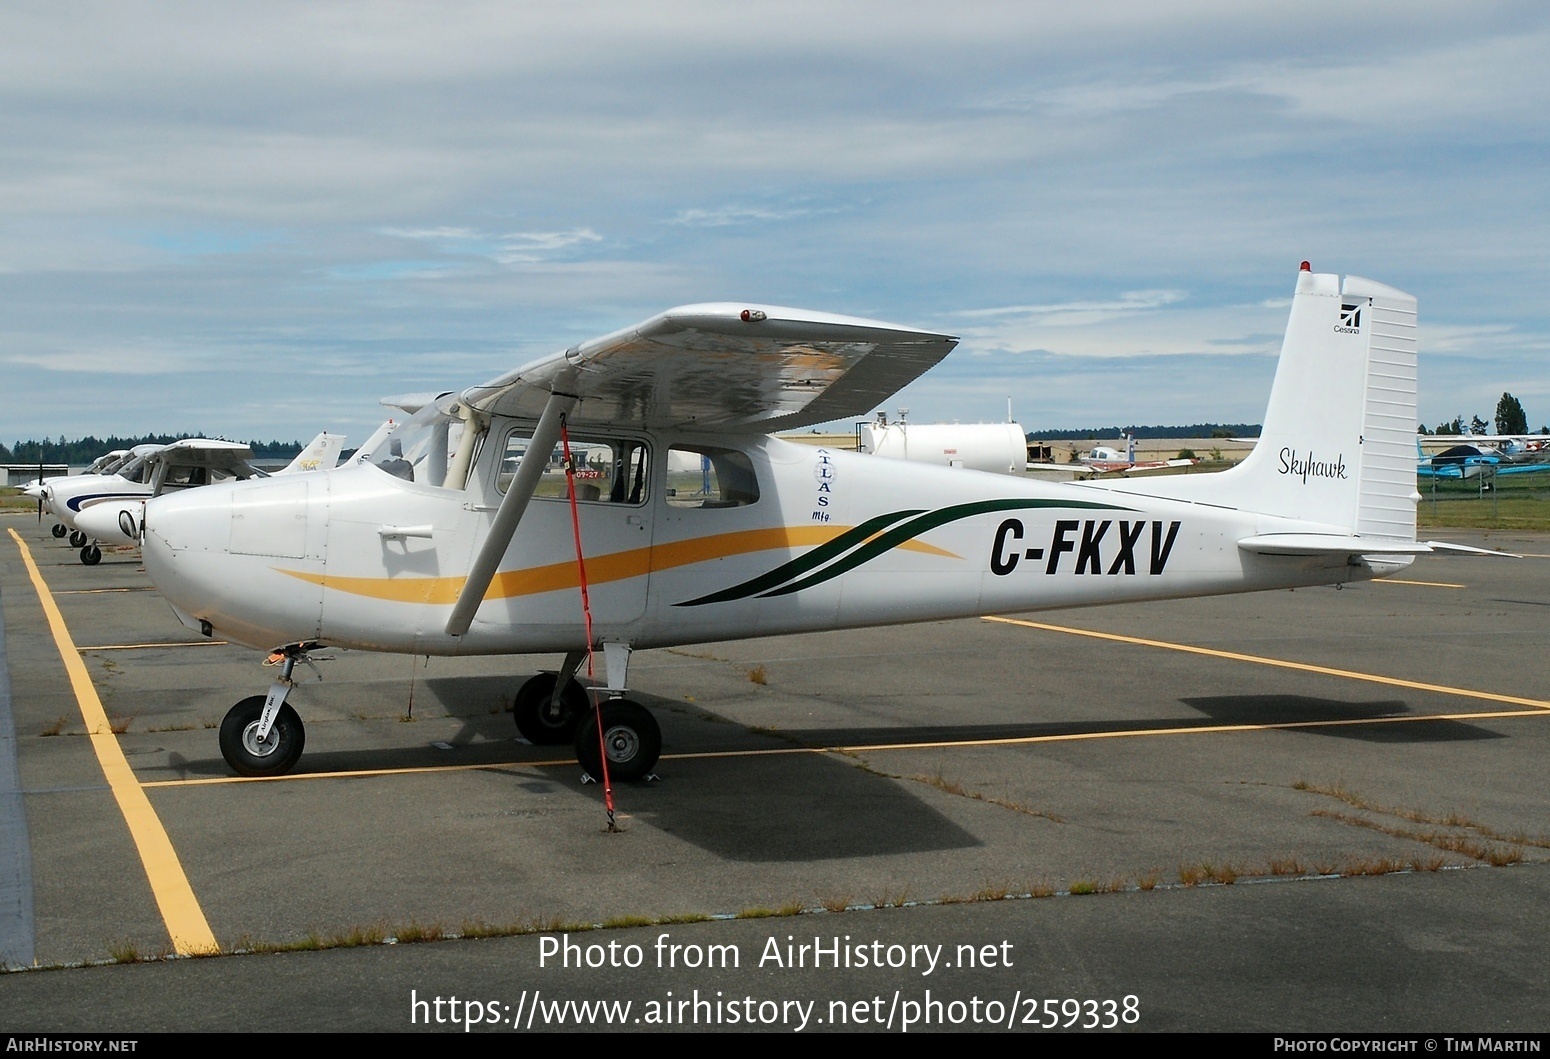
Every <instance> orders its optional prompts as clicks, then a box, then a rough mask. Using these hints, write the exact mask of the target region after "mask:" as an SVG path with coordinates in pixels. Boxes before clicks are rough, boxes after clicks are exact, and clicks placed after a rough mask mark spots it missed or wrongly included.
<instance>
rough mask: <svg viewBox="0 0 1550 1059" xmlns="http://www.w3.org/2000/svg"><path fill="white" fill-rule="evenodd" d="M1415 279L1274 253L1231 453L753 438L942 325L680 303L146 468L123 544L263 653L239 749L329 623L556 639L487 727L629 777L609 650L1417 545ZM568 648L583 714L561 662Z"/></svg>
mask: <svg viewBox="0 0 1550 1059" xmlns="http://www.w3.org/2000/svg"><path fill="white" fill-rule="evenodd" d="M1415 305H1416V303H1415V299H1414V298H1412V297H1411V296H1409V295H1407V294H1404V293H1401V292H1400V291H1397V290H1394V289H1392V288H1390V287H1386V286H1383V285H1382V284H1379V283H1374V282H1372V281H1369V280H1365V279H1359V278H1357V277H1355V276H1350V277H1347V278H1346V279H1345V280H1344V281H1343V282H1342V281H1341V279H1340V277H1338V276H1335V275H1324V274H1315V273H1313V272H1312V271H1310V270H1309V268H1308V266H1307V264H1306V263H1304V264H1303V268H1302V271H1301V272H1300V274H1299V275H1298V277H1297V287H1296V295H1295V297H1294V299H1293V305H1292V310H1291V318H1290V322H1289V323H1288V327H1287V333H1286V339H1285V344H1284V346H1283V347H1282V352H1281V360H1280V364H1279V366H1278V369H1277V373H1276V379H1275V384H1274V387H1273V389H1272V391H1271V395H1270V405H1269V410H1268V411H1267V413H1266V416H1265V425H1264V432H1263V435H1262V436H1261V438H1260V442H1259V445H1258V447H1257V448H1255V450H1254V451H1253V453H1252V454H1251V455H1250V456H1249V457H1248V458H1247V459H1245V460H1244V461H1243V462H1242V463H1241V464H1239V465H1238V466H1236V467H1234V468H1232V469H1230V470H1226V471H1223V472H1221V473H1219V474H1212V475H1189V476H1180V477H1161V478H1157V477H1153V478H1145V479H1120V480H1108V479H1104V480H1098V481H1091V482H1079V483H1047V482H1040V481H1035V480H1031V479H1025V478H1020V477H1008V476H1004V475H994V474H988V473H983V472H977V471H966V470H961V469H954V468H949V467H935V466H928V465H922V464H912V463H905V462H902V461H894V460H879V459H876V458H875V457H870V456H864V455H857V454H853V453H848V452H838V451H830V450H827V449H823V448H811V447H808V446H805V445H798V444H793V443H788V442H784V441H781V440H778V439H776V438H772V437H770V436H768V435H769V432H770V431H773V430H776V429H786V428H792V427H798V426H804V425H808V424H814V423H822V422H828V421H832V420H837V419H843V418H846V417H852V416H858V415H864V414H866V413H868V412H870V411H871V410H872V409H874V408H876V407H877V406H878V405H879V404H880V403H881V402H882V401H883V400H884V399H886V398H887V397H889V396H890V395H891V394H893V393H894V392H896V391H897V390H898V389H899V388H900V387H902V386H904V385H905V384H906V383H909V382H910V381H912V380H914V379H915V378H917V377H918V376H919V375H921V374H922V373H923V372H925V371H926V370H927V369H928V368H930V367H931V366H932V365H934V364H936V363H937V362H938V361H940V360H941V359H942V358H943V357H944V356H946V355H947V353H948V351H949V350H951V349H952V348H953V346H954V345H955V344H956V340H955V339H953V338H951V337H949V336H947V335H941V334H932V333H929V332H923V331H916V330H910V329H907V328H903V327H897V326H894V325H891V324H884V323H879V322H876V321H871V320H862V319H856V318H851V317H843V316H830V315H826V314H821V313H814V312H806V311H802V310H795V309H783V308H776V307H771V306H751V305H750V306H744V305H738V304H714V305H691V306H685V307H683V308H678V309H672V310H670V311H668V312H665V313H663V314H661V315H660V316H656V317H653V318H652V319H650V320H647V321H646V322H644V323H642V324H640V325H638V326H635V327H632V328H628V329H626V330H623V331H619V332H616V333H614V334H611V335H607V336H605V337H603V338H599V339H595V340H593V341H590V342H586V343H583V344H581V345H578V346H574V347H572V348H570V349H567V350H565V351H564V352H563V353H557V354H554V355H552V356H550V357H548V358H546V359H543V360H539V361H536V362H534V363H532V364H529V365H528V366H526V367H523V368H520V369H518V370H516V371H513V372H511V373H509V374H507V375H503V376H501V377H500V378H497V379H495V380H494V381H492V382H489V383H487V384H485V385H482V386H474V387H472V388H470V389H467V390H464V391H463V392H461V393H448V394H444V395H442V396H441V397H440V398H438V399H436V400H434V401H433V402H431V403H429V404H427V405H426V406H425V407H424V408H422V409H421V410H420V411H419V412H418V413H416V414H415V415H414V416H413V417H412V418H411V419H410V420H408V421H407V422H405V423H404V424H403V425H402V426H400V427H399V429H398V430H397V431H396V432H395V434H394V435H392V436H391V437H390V439H389V444H388V445H387V446H386V447H385V449H384V451H383V452H382V453H381V454H380V455H378V456H376V457H374V458H373V459H372V460H370V461H369V462H368V463H366V464H363V465H360V466H354V467H347V468H342V469H337V470H334V471H330V472H325V473H320V474H307V475H293V476H290V477H288V478H270V479H265V480H263V481H250V482H240V483H228V484H224V485H215V486H210V487H207V488H204V489H196V490H189V491H186V492H183V493H178V494H169V495H166V496H161V497H158V498H156V499H154V500H152V501H151V502H150V503H149V504H148V505H147V509H146V514H145V529H144V555H145V566H146V570H147V571H148V572H149V573H150V575H151V577H152V578H153V579H154V581H155V582H156V585H157V586H158V588H159V589H160V590H161V591H162V593H163V594H164V595H165V597H166V598H167V599H168V600H169V601H170V602H171V604H172V605H173V607H174V608H175V610H176V611H177V613H178V614H179V616H180V618H181V619H182V620H183V621H184V622H185V623H186V624H188V625H189V626H190V627H191V628H196V629H199V630H201V631H202V632H203V633H204V634H205V635H207V636H208V635H220V636H222V637H225V638H227V639H230V640H234V641H237V642H240V643H244V644H249V645H252V646H254V647H259V648H266V649H268V648H274V649H276V653H277V654H278V655H281V656H283V661H284V670H283V676H282V677H281V679H280V680H279V681H277V682H276V683H274V684H273V685H272V686H271V688H270V689H269V693H268V694H267V695H256V696H253V697H250V698H247V699H244V700H242V701H241V702H239V703H237V705H236V706H234V707H233V708H232V709H231V711H230V712H229V713H228V714H227V715H226V718H225V721H224V723H223V724H222V726H221V734H220V744H221V750H222V753H223V754H224V756H225V758H226V760H227V761H228V762H229V763H230V764H231V766H232V767H233V768H234V769H236V770H237V771H238V772H239V773H243V774H247V775H273V774H277V773H281V772H284V771H286V770H287V769H289V768H291V767H292V766H293V765H294V764H295V763H296V760H297V758H298V757H299V755H300V754H301V750H302V745H303V740H304V735H303V728H302V722H301V720H300V718H299V717H298V716H297V714H296V712H295V710H294V709H293V708H292V706H291V704H290V703H289V702H288V701H287V700H288V698H289V696H290V693H291V690H292V671H293V669H294V666H295V664H296V663H297V662H298V661H305V660H306V658H307V653H308V652H309V651H312V650H314V649H316V648H318V647H320V646H340V647H352V648H362V649H366V650H375V651H395V652H404V653H409V652H414V653H419V654H427V655H429V654H437V655H458V654H507V653H511V654H516V653H540V652H542V653H550V652H553V653H558V652H565V653H566V656H565V662H564V664H563V666H562V668H561V671H560V672H559V673H558V674H541V675H539V676H537V677H534V678H532V679H531V680H529V681H528V682H527V683H526V684H524V685H523V686H522V688H521V689H520V691H519V692H518V694H517V696H516V701H515V713H516V723H517V726H518V728H519V729H520V730H521V731H522V732H523V733H524V734H525V735H526V736H527V737H528V738H529V739H530V740H531V741H533V742H535V743H561V742H566V741H571V740H574V744H575V747H576V751H577V755H578V758H579V759H580V761H581V763H582V765H583V766H584V767H585V768H586V769H587V771H588V772H590V773H591V774H592V775H594V776H596V775H599V771H598V766H599V765H600V764H601V763H602V760H603V755H604V754H606V756H607V762H608V766H609V769H610V771H611V772H612V774H613V776H614V777H616V778H631V777H641V776H643V775H646V774H647V773H648V772H649V771H650V769H651V768H652V766H653V765H654V764H655V762H656V760H657V756H658V754H659V752H660V746H661V736H660V730H659V729H658V727H657V724H656V722H655V720H654V719H653V718H652V716H651V714H650V713H649V712H647V711H646V710H645V709H644V708H643V707H641V706H640V705H638V704H636V703H634V702H632V701H631V700H629V699H627V698H624V697H623V696H624V693H625V691H626V667H627V666H628V663H629V658H630V653H631V652H632V651H635V650H640V649H642V648H650V647H667V646H672V645H679V644H690V643H696V642H706V641H716V640H728V639H738V638H749V637H758V636H773V635H779V634H784V633H797V632H807V631H814V630H827V629H840V628H850V627H859V626H868V625H883V624H897V623H905V622H917V621H932V620H937V619H944V618H958V617H964V616H972V615H983V614H993V613H1007V612H1017V611H1029V610H1037V609H1043V608H1054V607H1070V606H1076V605H1082V604H1099V603H1119V602H1124V601H1130V600H1147V599H1166V598H1174V597H1183V596H1204V595H1212V594H1219V593H1229V592H1248V591H1256V590H1262V589H1273V588H1287V587H1297V586H1304V585H1328V584H1340V583H1342V582H1347V581H1359V580H1363V579H1367V578H1374V577H1380V576H1383V575H1385V574H1389V573H1393V572H1394V571H1396V570H1399V569H1400V568H1402V567H1404V566H1406V565H1408V564H1409V563H1410V562H1411V561H1412V559H1413V557H1414V556H1415V555H1416V554H1418V553H1423V552H1430V551H1432V550H1434V549H1437V548H1442V547H1446V546H1444V545H1438V544H1427V543H1419V542H1417V541H1416V540H1415V504H1416V502H1417V500H1418V499H1419V497H1418V494H1417V493H1416V482H1415V457H1414V452H1413V449H1414V445H1415V424H1416V418H1415V395H1416V381H1415V380H1416V353H1415V348H1416V338H1415V336H1416V317H1415ZM1353 320H1359V322H1358V323H1353V322H1352V321H1353ZM566 449H568V450H570V451H571V452H572V453H573V455H574V453H575V452H577V451H584V452H585V453H586V458H585V461H584V462H582V461H580V460H579V459H576V458H573V459H572V460H571V461H570V462H569V464H567V463H566V462H565V461H563V460H560V461H557V460H556V459H555V453H556V451H557V450H560V451H564V450H566ZM686 456H687V457H690V458H689V459H687V460H686V459H685V457H686ZM696 456H697V457H701V458H702V459H700V460H695V459H693V457H696ZM697 464H698V466H696V465H697ZM707 464H708V466H709V469H710V472H711V473H710V474H709V475H703V474H702V472H701V469H700V468H702V467H703V466H705V465H707ZM685 467H696V469H695V470H693V471H685V470H684V469H683V468H685ZM572 488H573V489H574V493H572V492H571V490H572ZM1465 550H1469V549H1465ZM589 649H593V650H596V651H597V652H598V653H600V654H601V655H602V656H603V660H604V670H605V674H606V689H603V688H598V689H594V692H593V693H594V694H596V695H597V696H598V698H599V700H600V701H599V702H598V703H597V713H596V714H594V713H593V707H592V704H591V703H590V701H589V695H588V692H587V691H585V690H583V689H582V688H581V686H580V685H579V683H578V682H576V681H575V680H573V677H574V676H575V674H576V672H577V669H578V667H579V666H580V665H581V663H582V662H583V660H585V659H586V658H587V657H588V655H589ZM583 719H585V722H586V723H585V724H584V725H583V724H581V722H582V720H583Z"/></svg>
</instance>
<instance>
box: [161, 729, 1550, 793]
mask: <svg viewBox="0 0 1550 1059" xmlns="http://www.w3.org/2000/svg"><path fill="white" fill-rule="evenodd" d="M1504 717H1550V713H1546V712H1545V711H1544V710H1492V711H1490V712H1488V713H1432V714H1422V715H1409V714H1407V715H1405V716H1403V717H1357V718H1341V719H1337V720H1328V721H1279V722H1270V723H1265V724H1197V725H1184V726H1182V727H1178V728H1130V729H1125V730H1122V731H1117V732H1066V733H1063V734H1060V735H1017V736H1007V737H1005V738H1002V739H944V740H938V741H936V742H922V743H849V744H846V745H844V746H782V747H766V748H764V749H760V750H705V751H700V752H698V753H692V754H663V755H662V760H663V761H699V760H709V759H720V758H737V757H780V756H783V755H787V754H836V753H844V754H861V753H872V752H875V751H884V750H951V749H953V748H954V747H962V748H964V749H972V748H974V747H986V746H1021V745H1028V744H1033V743H1076V742H1083V741H1086V740H1089V739H1138V738H1142V737H1145V736H1152V735H1156V736H1163V735H1221V734H1231V733H1234V732H1274V731H1281V730H1285V729H1294V728H1337V727H1343V726H1347V725H1361V724H1414V723H1416V722H1423V721H1486V720H1493V719H1499V718H1504ZM575 764H576V760H575V759H574V758H551V759H548V760H544V761H507V762H494V763H491V762H486V763H484V764H479V765H421V766H417V767H412V768H396V769H361V770H360V771H357V772H299V773H291V774H288V775H284V776H211V777H206V778H202V779H197V780H152V781H150V782H148V783H145V784H142V786H145V787H210V786H216V785H220V784H226V783H294V782H295V781H297V780H339V779H360V778H361V777H362V776H419V775H425V774H428V773H436V772H478V771H480V770H484V771H496V772H498V771H504V770H506V769H512V768H550V767H552V766H555V765H570V766H575Z"/></svg>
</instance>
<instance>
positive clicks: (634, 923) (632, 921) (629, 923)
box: [603, 916, 657, 930]
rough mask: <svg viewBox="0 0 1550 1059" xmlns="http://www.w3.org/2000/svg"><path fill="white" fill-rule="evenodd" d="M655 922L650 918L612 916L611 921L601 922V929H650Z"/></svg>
mask: <svg viewBox="0 0 1550 1059" xmlns="http://www.w3.org/2000/svg"><path fill="white" fill-rule="evenodd" d="M656 923H657V921H656V920H655V919H653V918H652V917H651V916H614V917H613V918H612V919H605V920H603V929H604V930H610V929H615V928H622V927H650V926H655V925H656Z"/></svg>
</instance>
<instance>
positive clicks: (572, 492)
mask: <svg viewBox="0 0 1550 1059" xmlns="http://www.w3.org/2000/svg"><path fill="white" fill-rule="evenodd" d="M560 445H561V447H562V451H563V452H564V455H565V492H566V495H567V496H569V497H570V525H571V530H572V531H573V532H574V533H575V535H576V578H577V580H578V581H579V582H580V583H581V616H582V619H583V620H584V621H585V623H586V629H587V677H588V678H589V679H590V678H591V676H592V601H591V599H589V598H588V596H587V561H586V559H585V557H584V556H583V555H582V551H581V514H580V511H579V509H578V508H577V507H576V463H575V461H574V460H572V459H571V454H570V432H569V431H567V430H566V429H565V420H564V419H561V420H560ZM592 716H593V718H594V719H595V720H596V722H597V757H598V760H599V761H601V762H602V763H603V777H602V779H603V805H604V806H605V807H606V808H607V809H608V830H610V831H617V830H619V826H618V824H616V823H615V822H614V788H613V784H612V783H610V782H609V779H608V746H607V744H606V743H605V741H604V739H603V710H602V707H601V705H594V706H593V708H592Z"/></svg>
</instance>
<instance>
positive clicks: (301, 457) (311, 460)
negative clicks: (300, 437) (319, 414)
mask: <svg viewBox="0 0 1550 1059" xmlns="http://www.w3.org/2000/svg"><path fill="white" fill-rule="evenodd" d="M343 449H344V435H343V434H330V433H329V432H328V431H326V430H325V431H323V433H321V434H319V435H318V436H317V437H315V438H313V439H312V440H311V441H309V442H308V443H307V447H306V448H304V449H302V450H301V452H299V453H297V454H296V458H295V459H294V460H292V461H291V462H290V463H288V464H286V466H285V468H284V469H283V470H280V471H278V472H276V473H278V474H294V473H296V472H297V471H331V470H333V469H334V466H335V465H336V464H337V463H338V462H339V453H340V452H341V451H343Z"/></svg>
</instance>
